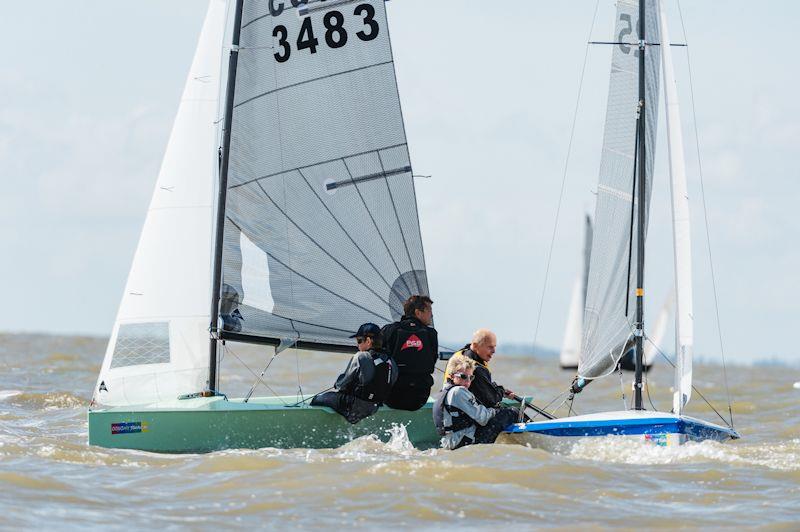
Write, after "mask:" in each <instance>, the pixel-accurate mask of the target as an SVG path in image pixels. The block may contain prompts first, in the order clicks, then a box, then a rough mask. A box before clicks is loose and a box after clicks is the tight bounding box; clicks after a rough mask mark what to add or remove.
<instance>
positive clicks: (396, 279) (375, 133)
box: [220, 0, 428, 350]
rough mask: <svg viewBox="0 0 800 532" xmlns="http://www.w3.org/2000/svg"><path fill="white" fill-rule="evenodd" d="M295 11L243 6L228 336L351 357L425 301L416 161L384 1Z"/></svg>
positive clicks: (229, 212)
mask: <svg viewBox="0 0 800 532" xmlns="http://www.w3.org/2000/svg"><path fill="white" fill-rule="evenodd" d="M295 5H297V3H296V2H293V3H289V2H288V1H286V2H281V3H278V2H275V3H272V2H270V3H267V2H263V1H247V2H245V3H244V8H243V13H242V25H241V28H242V31H241V42H240V45H241V48H240V50H241V51H240V53H239V58H238V70H237V73H236V90H235V99H234V106H233V115H232V117H231V119H232V125H231V146H230V169H229V172H228V176H227V178H228V181H227V184H228V190H227V199H226V203H225V238H224V239H223V249H224V252H223V256H222V266H223V267H222V283H223V286H222V287H221V292H222V298H221V305H220V306H221V314H222V318H223V320H224V321H225V326H224V329H223V331H222V337H223V338H228V339H233V340H244V341H254V342H276V341H278V340H280V339H283V338H293V339H296V340H297V342H298V344H304V345H306V346H308V345H313V346H314V347H315V348H318V349H322V350H329V349H334V348H345V349H350V348H351V347H352V340H351V339H350V338H349V337H350V335H351V334H352V333H353V332H354V331H355V330H356V329H358V326H359V325H360V324H362V323H364V322H374V323H377V324H381V325H383V324H384V323H388V322H391V321H393V320H396V319H398V318H399V317H400V315H401V314H402V312H403V309H402V303H403V301H405V300H406V299H407V298H408V297H409V296H410V295H413V294H428V282H427V276H426V272H425V258H424V255H423V249H422V237H421V233H420V229H419V218H418V216H417V202H416V196H415V191H414V179H413V177H412V171H411V160H410V156H409V153H408V146H407V144H406V136H405V128H404V125H403V115H402V112H401V107H400V96H399V94H398V91H397V83H396V78H395V71H394V61H393V58H392V48H391V41H390V38H389V30H388V25H387V19H386V10H385V6H384V0H361V1H359V2H356V3H352V4H351V3H347V2H345V3H341V2H337V3H334V2H330V1H329V2H326V3H321V4H319V5H316V4H315V5H313V6H311V7H313V9H311V7H309V10H308V12H309V13H310V14H309V15H308V16H299V15H298V10H297V9H296V8H295V7H293V6H295ZM305 12H306V11H305V10H303V13H305ZM242 242H247V243H248V244H247V245H248V250H243V249H242V247H241V246H242ZM252 251H255V255H256V256H260V257H261V258H256V260H250V261H248V258H250V259H252V258H253V254H252V253H250V256H249V257H248V256H247V254H248V253H249V252H252ZM259 268H260V269H259ZM248 276H249V282H248ZM254 294H257V295H259V297H254ZM265 294H269V297H268V298H265V297H261V296H262V295H265ZM259 298H260V299H266V300H268V302H269V304H268V305H264V304H258V303H257V301H258V300H259ZM234 312H237V313H238V316H239V317H238V318H237V317H234V316H233V313H234Z"/></svg>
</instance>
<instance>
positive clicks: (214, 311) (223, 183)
mask: <svg viewBox="0 0 800 532" xmlns="http://www.w3.org/2000/svg"><path fill="white" fill-rule="evenodd" d="M243 3H244V0H236V12H235V15H234V19H233V36H232V39H231V55H230V56H229V58H228V82H227V86H226V92H225V123H224V134H223V138H222V164H221V165H220V172H219V191H218V194H217V220H216V226H215V227H216V234H215V238H214V273H213V278H212V281H211V312H210V318H211V324H210V327H209V331H210V333H211V334H210V339H209V367H208V389H209V390H210V391H212V392H216V390H217V342H218V325H219V295H220V286H221V284H222V240H223V236H224V231H225V200H226V198H227V193H228V163H229V161H230V147H231V123H232V121H233V97H234V92H235V90H234V89H235V88H236V67H237V66H238V64H239V35H240V34H241V30H242V5H243Z"/></svg>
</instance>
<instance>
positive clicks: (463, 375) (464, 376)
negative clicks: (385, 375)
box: [452, 373, 475, 381]
mask: <svg viewBox="0 0 800 532" xmlns="http://www.w3.org/2000/svg"><path fill="white" fill-rule="evenodd" d="M452 376H453V377H458V378H459V379H462V380H465V381H473V380H475V375H467V374H466V373H453V375H452Z"/></svg>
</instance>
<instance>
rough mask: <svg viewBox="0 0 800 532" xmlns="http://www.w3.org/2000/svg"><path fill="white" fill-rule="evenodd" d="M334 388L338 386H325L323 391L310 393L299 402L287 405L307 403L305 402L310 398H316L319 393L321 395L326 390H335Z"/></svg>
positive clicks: (293, 405) (294, 405)
mask: <svg viewBox="0 0 800 532" xmlns="http://www.w3.org/2000/svg"><path fill="white" fill-rule="evenodd" d="M334 388H336V386H330V387H328V388H325V389H324V390H322V391H319V392H317V393H315V394H314V395H309V396H308V397H306V398H305V399H303V400H302V401H297V402H296V403H294V404H291V405H286V406H291V407H296V406H300V405H301V404H303V403H305V402H307V401H310V400H312V399H314V398H315V397H316V396H318V395H321V394H323V393H325V392H329V391H331V390H333V389H334Z"/></svg>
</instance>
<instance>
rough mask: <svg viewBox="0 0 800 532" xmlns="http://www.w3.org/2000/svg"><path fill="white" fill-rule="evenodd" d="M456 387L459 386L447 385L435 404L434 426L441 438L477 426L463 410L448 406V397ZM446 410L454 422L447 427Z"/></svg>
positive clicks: (449, 383)
mask: <svg viewBox="0 0 800 532" xmlns="http://www.w3.org/2000/svg"><path fill="white" fill-rule="evenodd" d="M456 387H457V386H456V385H455V384H453V383H451V382H448V383H447V384H445V385H444V388H442V391H441V392H439V395H438V396H437V397H436V401H435V402H434V403H433V424H434V425H436V432H438V433H439V436H444V435H445V434H447V433H448V432H458V431H459V430H464V429H466V428H469V427H471V426H472V425H474V424H475V421H474V420H473V419H472V418H471V417H469V416H468V415H467V414H465V413H464V411H463V410H461V409H460V408H456V407H455V406H451V405H448V404H447V396H448V394H449V393H450V390H452V389H453V388H456ZM445 410H447V413H448V414H450V419H451V420H452V424H451V425H447V426H445V424H444V412H445Z"/></svg>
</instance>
